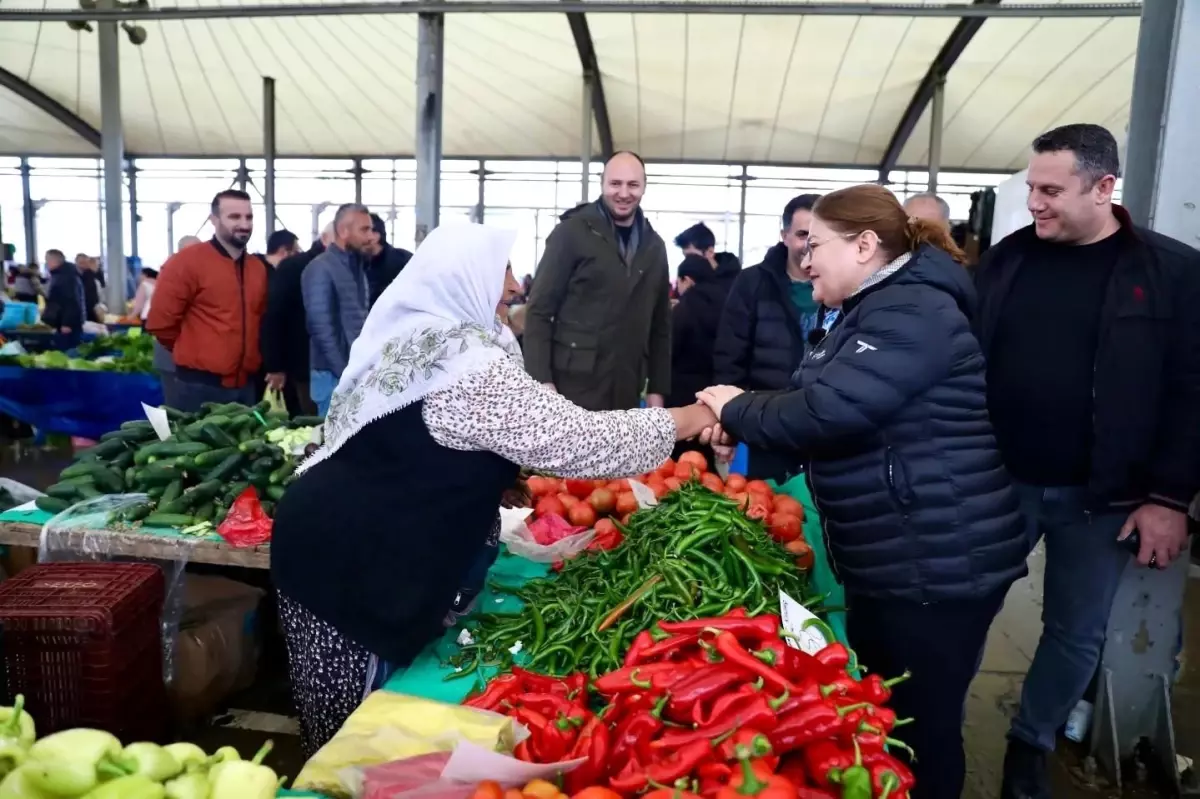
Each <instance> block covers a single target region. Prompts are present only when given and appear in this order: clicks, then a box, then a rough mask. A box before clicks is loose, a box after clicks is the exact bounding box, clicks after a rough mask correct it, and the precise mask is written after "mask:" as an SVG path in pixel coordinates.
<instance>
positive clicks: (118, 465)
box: [108, 449, 135, 471]
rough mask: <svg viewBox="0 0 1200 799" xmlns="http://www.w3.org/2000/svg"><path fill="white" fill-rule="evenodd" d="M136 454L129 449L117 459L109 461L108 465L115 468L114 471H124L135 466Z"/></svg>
mask: <svg viewBox="0 0 1200 799" xmlns="http://www.w3.org/2000/svg"><path fill="white" fill-rule="evenodd" d="M134 454H135V453H134V452H133V450H131V449H127V450H125V451H124V452H122V453H121V454H120V455H118V456H117V457H115V458H113V459H112V460H111V461H109V464H108V465H109V466H111V467H113V468H114V469H120V470H121V471H124V470H126V469H128V468H129V467H130V466H132V465H133V456H134Z"/></svg>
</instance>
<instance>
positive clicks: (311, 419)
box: [292, 416, 325, 427]
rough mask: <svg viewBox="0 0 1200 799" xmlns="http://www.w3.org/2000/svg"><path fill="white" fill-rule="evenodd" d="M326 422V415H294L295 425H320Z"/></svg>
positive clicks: (293, 424)
mask: <svg viewBox="0 0 1200 799" xmlns="http://www.w3.org/2000/svg"><path fill="white" fill-rule="evenodd" d="M323 424H325V417H324V416H293V417H292V426H293V427H319V426H320V425H323Z"/></svg>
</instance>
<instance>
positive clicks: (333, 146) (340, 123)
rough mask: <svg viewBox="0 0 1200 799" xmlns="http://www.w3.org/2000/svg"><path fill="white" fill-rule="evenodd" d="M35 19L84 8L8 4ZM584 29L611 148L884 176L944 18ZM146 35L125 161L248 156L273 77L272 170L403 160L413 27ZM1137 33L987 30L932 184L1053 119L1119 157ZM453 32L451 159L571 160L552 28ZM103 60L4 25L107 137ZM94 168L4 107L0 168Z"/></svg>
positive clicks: (356, 22) (1071, 22)
mask: <svg viewBox="0 0 1200 799" xmlns="http://www.w3.org/2000/svg"><path fill="white" fill-rule="evenodd" d="M257 1H258V0H247V2H246V3H242V4H249V2H257ZM267 1H268V2H270V1H272V0H267ZM1093 1H1094V0H1093ZM180 2H181V4H184V5H197V4H205V5H208V4H216V3H218V2H220V0H180ZM1010 2H1011V0H1010ZM43 4H45V5H46V6H49V7H54V6H62V7H75V6H74V4H73V3H72V2H71V0H5V3H4V7H5V8H9V9H11V8H19V7H22V6H24V7H39V8H40V7H42V6H43ZM548 5H552V4H551V3H548ZM588 23H589V26H590V28H591V32H592V36H593V39H594V41H595V46H596V53H597V59H598V61H599V64H600V68H601V72H602V80H603V86H604V92H605V95H606V97H607V102H608V110H609V116H610V118H611V120H612V128H613V139H614V143H615V145H616V147H618V148H628V149H633V150H636V151H637V152H639V153H641V154H642V155H643V156H644V157H646V158H648V159H657V160H669V161H681V160H688V161H691V160H695V161H715V162H733V163H737V162H743V161H749V162H757V163H780V164H813V165H846V166H850V165H856V166H862V167H875V166H877V165H878V164H879V162H880V160H881V159H882V157H883V153H884V150H885V149H886V147H887V144H888V140H889V139H890V137H891V136H892V133H893V131H894V130H895V128H896V125H897V123H898V122H899V120H900V118H901V116H902V114H903V113H904V110H905V108H906V106H907V105H908V103H909V100H910V99H911V97H912V95H913V92H914V91H915V89H916V87H917V85H918V83H919V82H920V80H921V78H922V76H923V75H924V74H925V72H926V70H927V69H928V68H929V65H930V63H931V62H932V60H933V58H934V56H935V55H936V53H937V51H938V49H939V48H940V47H941V46H942V44H943V42H944V41H945V40H946V37H947V36H948V35H949V34H950V31H951V30H952V29H953V27H954V24H955V20H953V19H946V18H897V17H832V16H806V17H777V16H753V15H748V16H730V15H720V16H718V15H700V14H696V15H665V14H641V15H635V14H591V15H589V16H588ZM143 25H144V27H145V29H146V32H147V34H148V39H147V41H146V42H145V44H143V45H141V46H140V47H135V46H134V45H132V44H131V43H130V42H129V41H128V40H127V39H126V38H125V37H122V41H121V87H122V113H123V119H124V125H125V144H126V149H127V151H128V152H129V153H130V154H133V155H138V156H155V155H189V156H205V155H207V156H216V155H221V156H257V155H261V153H262V142H261V137H262V108H261V105H262V88H261V77H262V76H264V75H266V76H271V77H274V78H275V80H276V94H277V104H278V106H277V151H278V153H279V154H280V155H287V156H300V157H303V156H372V155H379V156H402V155H409V154H411V153H412V151H413V146H414V128H415V121H416V110H415V107H414V106H415V91H416V90H415V77H416V49H417V45H416V33H417V32H416V19H415V17H414V16H412V15H401V14H397V15H378V16H319V17H290V18H262V19H251V18H239V19H214V20H188V21H150V22H146V23H143ZM1137 29H1138V20H1137V18H1136V17H1114V18H1103V17H1100V18H1084V19H1080V18H1074V19H1072V18H1051V19H991V20H988V21H986V22H985V23H984V24H983V26H982V28H981V30H980V31H979V33H978V35H977V36H976V37H975V39H974V40H973V41H972V42H971V44H970V45H969V46H968V47H967V49H966V51H965V52H964V53H963V55H962V57H961V58H960V59H959V61H958V63H957V64H956V65H955V66H954V68H953V69H952V70H951V71H950V73H949V75H948V78H947V83H946V94H945V134H944V138H943V154H942V167H943V168H944V169H966V170H984V169H988V170H991V169H1002V170H1007V169H1018V168H1020V167H1021V166H1022V165H1023V162H1024V158H1025V154H1026V152H1027V148H1028V144H1029V141H1030V139H1031V138H1032V137H1033V136H1035V135H1036V134H1038V133H1039V132H1041V131H1043V130H1045V129H1047V128H1050V127H1052V126H1054V125H1056V124H1063V123H1066V122H1096V123H1101V124H1105V125H1106V126H1108V127H1109V128H1110V129H1112V130H1113V132H1114V133H1115V134H1117V136H1118V138H1119V139H1121V140H1122V141H1123V140H1124V133H1125V128H1126V124H1127V120H1128V116H1129V99H1130V91H1131V86H1132V78H1133V62H1134V53H1135V49H1136V43H1137ZM445 35H446V45H445V54H446V68H445V69H446V71H445V103H444V138H443V152H444V155H445V157H447V158H454V157H503V156H520V157H548V156H555V157H559V158H578V156H579V147H580V134H579V131H580V123H581V117H580V114H581V102H582V89H581V67H580V61H579V56H578V54H577V52H576V49H575V44H574V41H573V39H572V36H571V31H570V29H569V26H568V22H567V18H566V16H565V15H564V14H561V13H546V14H461V13H454V14H448V15H447V16H446V34H445ZM97 62H98V54H97V40H96V35H95V33H89V32H86V31H82V32H81V31H75V30H72V29H70V28H68V26H67V25H66V24H65V23H32V22H6V23H4V24H3V25H2V26H0V67H3V68H4V69H6V70H8V71H9V72H11V73H13V74H14V75H16V76H17V77H18V78H20V79H21V80H25V81H27V82H28V83H29V84H31V85H32V86H34V87H36V88H37V89H39V90H40V91H42V92H44V93H45V94H47V95H49V96H50V97H52V98H54V99H55V100H56V101H58V102H59V103H61V104H62V105H63V106H65V107H66V108H67V109H69V110H70V111H71V112H72V113H75V114H77V115H78V116H80V117H82V118H83V119H84V120H85V121H86V122H88V123H89V124H91V125H92V126H94V127H96V128H99V126H100V91H99V78H98V71H97V70H98V66H97ZM928 138H929V112H928V111H926V113H925V115H924V116H923V117H922V119H921V121H920V122H919V123H918V125H917V127H916V130H915V131H914V133H913V135H912V137H911V138H910V140H909V142H908V144H907V146H906V147H905V149H904V151H903V153H902V155H901V157H900V161H899V163H900V166H915V167H920V166H922V165H923V164H924V163H925V162H926V159H927V158H928ZM592 140H593V145H594V147H595V149H596V151H597V152H598V151H599V147H600V144H599V137H598V136H596V135H593V137H592ZM88 152H94V151H93V150H91V148H90V147H89V146H88V145H87V144H86V143H85V142H84V141H83V140H82V139H81V138H79V137H78V136H76V135H75V134H74V133H73V132H71V131H70V130H68V129H67V128H66V127H65V126H63V125H61V124H60V123H59V122H58V121H56V120H54V119H53V118H51V117H50V116H49V115H47V114H46V113H44V112H42V111H41V110H39V109H38V108H36V107H34V106H33V105H31V104H30V103H28V102H26V101H25V100H23V99H21V98H18V97H17V96H16V95H15V94H14V93H12V92H11V91H9V90H7V89H0V153H6V154H37V155H59V154H63V155H65V154H79V153H88Z"/></svg>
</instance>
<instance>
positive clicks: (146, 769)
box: [120, 741, 183, 782]
mask: <svg viewBox="0 0 1200 799" xmlns="http://www.w3.org/2000/svg"><path fill="white" fill-rule="evenodd" d="M120 761H121V765H122V766H124V767H125V768H126V769H128V772H129V773H130V774H141V775H143V776H145V777H149V778H150V779H152V780H154V781H155V782H166V781H167V780H169V779H171V778H172V777H177V776H179V773H180V772H182V771H183V766H182V765H181V764H180V763H179V761H178V760H176V759H175V756H174V755H172V754H171V753H170V752H168V751H167V750H166V749H164V748H163V747H161V746H159V745H158V744H155V743H149V742H147V741H138V742H137V743H131V744H130V745H129V746H127V747H125V748H124V749H122V750H121V757H120Z"/></svg>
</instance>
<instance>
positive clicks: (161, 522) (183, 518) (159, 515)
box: [142, 511, 196, 527]
mask: <svg viewBox="0 0 1200 799" xmlns="http://www.w3.org/2000/svg"><path fill="white" fill-rule="evenodd" d="M195 523H196V518H195V517H194V516H189V515H187V514H186V513H165V512H163V511H156V512H154V513H151V514H150V515H149V516H147V517H146V518H145V519H143V520H142V524H144V525H145V526H147V527H190V526H192V525H193V524H195Z"/></svg>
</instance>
